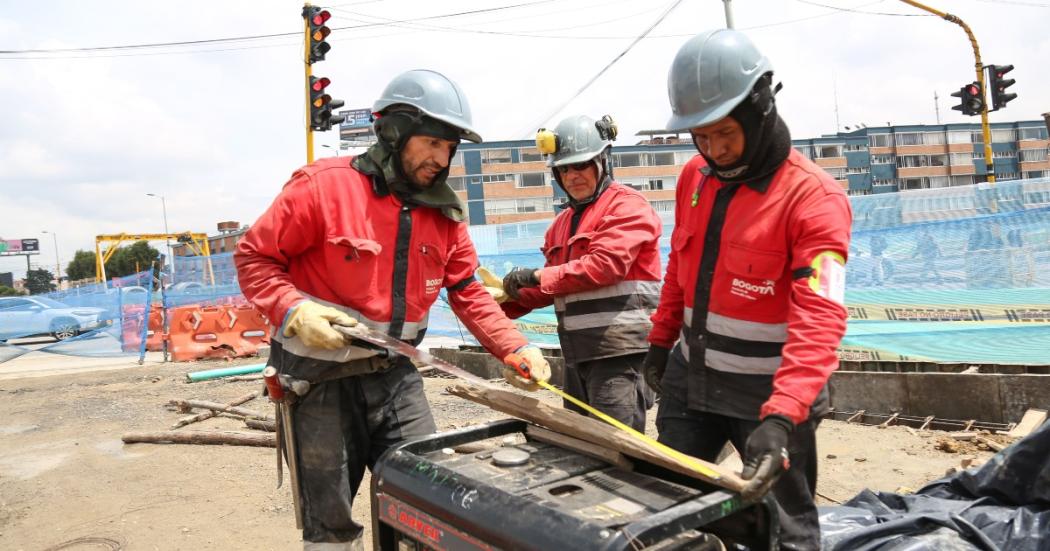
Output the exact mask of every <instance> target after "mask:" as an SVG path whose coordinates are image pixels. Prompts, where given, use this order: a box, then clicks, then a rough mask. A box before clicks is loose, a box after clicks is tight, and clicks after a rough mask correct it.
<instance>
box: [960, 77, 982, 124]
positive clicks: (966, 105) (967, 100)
mask: <svg viewBox="0 0 1050 551" xmlns="http://www.w3.org/2000/svg"><path fill="white" fill-rule="evenodd" d="M952 97H953V98H959V105H953V106H952V109H953V110H955V111H962V114H963V115H971V116H973V115H980V114H981V112H982V111H984V96H983V95H982V94H981V85H980V84H979V83H977V82H972V83H970V84H967V85H965V86H963V87H962V88H959V91H958V92H952Z"/></svg>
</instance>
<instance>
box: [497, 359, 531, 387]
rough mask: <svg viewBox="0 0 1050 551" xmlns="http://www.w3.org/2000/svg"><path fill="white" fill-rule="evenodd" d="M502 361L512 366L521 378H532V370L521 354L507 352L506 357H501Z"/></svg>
mask: <svg viewBox="0 0 1050 551" xmlns="http://www.w3.org/2000/svg"><path fill="white" fill-rule="evenodd" d="M503 363H505V364H507V365H509V366H511V367H513V368H514V370H515V371H517V372H518V375H521V376H522V378H524V379H526V380H528V379H531V378H532V372H531V370H530V369H529V362H527V361H525V358H524V357H523V356H522V355H521V354H515V353H511V354H507V357H505V358H503Z"/></svg>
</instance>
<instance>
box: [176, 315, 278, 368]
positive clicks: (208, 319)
mask: <svg viewBox="0 0 1050 551" xmlns="http://www.w3.org/2000/svg"><path fill="white" fill-rule="evenodd" d="M169 315H170V316H171V321H170V323H169V327H170V333H169V335H168V339H169V342H170V343H171V346H170V351H171V357H172V359H173V360H175V361H177V362H188V361H194V360H199V359H204V358H242V357H248V356H254V355H256V354H258V352H259V346H261V345H264V344H269V342H270V337H269V323H268V322H267V321H266V318H265V316H263V315H262V314H260V313H259V312H258V310H256V309H255V308H254V307H252V306H243V305H242V306H238V305H222V306H179V307H177V308H172V309H170V310H169Z"/></svg>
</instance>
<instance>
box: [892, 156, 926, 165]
mask: <svg viewBox="0 0 1050 551" xmlns="http://www.w3.org/2000/svg"><path fill="white" fill-rule="evenodd" d="M929 164H930V157H929V155H898V156H897V168H919V167H923V166H929Z"/></svg>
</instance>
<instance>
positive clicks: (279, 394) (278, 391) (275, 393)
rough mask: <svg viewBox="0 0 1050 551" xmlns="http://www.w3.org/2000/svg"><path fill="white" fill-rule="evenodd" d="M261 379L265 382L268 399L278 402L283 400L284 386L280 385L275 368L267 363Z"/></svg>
mask: <svg viewBox="0 0 1050 551" xmlns="http://www.w3.org/2000/svg"><path fill="white" fill-rule="evenodd" d="M263 381H265V382H266V393H267V394H269V396H270V401H272V402H280V401H282V400H284V387H283V386H281V379H280V377H278V375H277V368H276V367H274V366H272V365H268V366H266V369H264V370H263Z"/></svg>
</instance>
